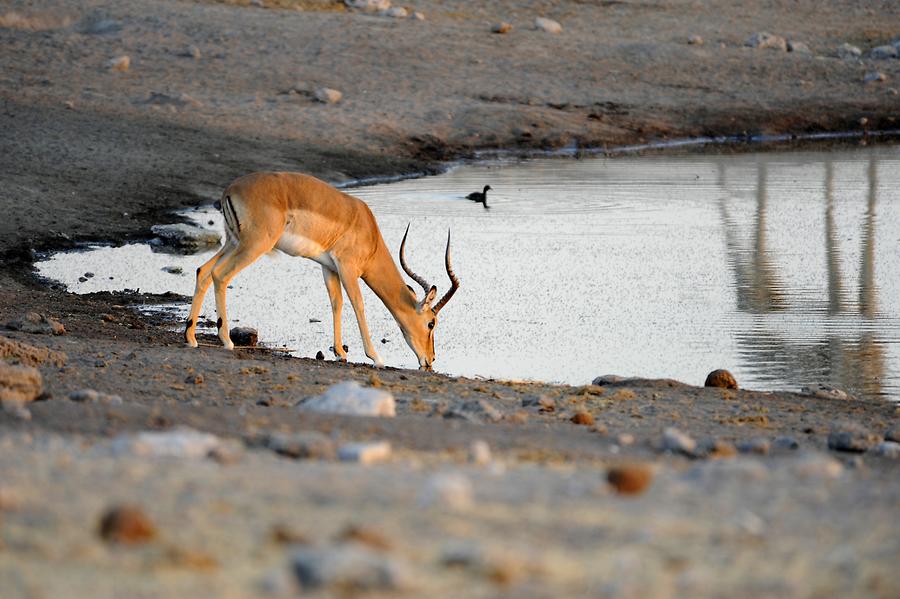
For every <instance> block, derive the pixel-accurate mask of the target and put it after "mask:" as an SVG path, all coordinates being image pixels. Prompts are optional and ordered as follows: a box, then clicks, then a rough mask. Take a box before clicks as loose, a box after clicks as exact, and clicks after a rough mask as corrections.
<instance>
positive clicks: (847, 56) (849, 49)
mask: <svg viewBox="0 0 900 599" xmlns="http://www.w3.org/2000/svg"><path fill="white" fill-rule="evenodd" d="M860 56H862V50H860V49H859V48H857V47H856V46H854V45H853V44H846V43H845V44H841V45H840V46H838V47H837V57H838V58H840V59H842V60H851V59H854V58H859V57H860Z"/></svg>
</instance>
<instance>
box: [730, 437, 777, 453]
mask: <svg viewBox="0 0 900 599" xmlns="http://www.w3.org/2000/svg"><path fill="white" fill-rule="evenodd" d="M770 447H771V444H770V443H769V440H768V439H763V438H762V437H756V438H754V439H750V440H747V441H741V442H739V443H738V444H737V450H738V451H739V452H741V453H755V454H759V455H767V454H768V453H769V448H770Z"/></svg>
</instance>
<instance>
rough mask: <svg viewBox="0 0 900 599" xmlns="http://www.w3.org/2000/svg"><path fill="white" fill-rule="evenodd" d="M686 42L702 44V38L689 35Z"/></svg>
mask: <svg viewBox="0 0 900 599" xmlns="http://www.w3.org/2000/svg"><path fill="white" fill-rule="evenodd" d="M687 43H688V44H690V45H691V46H702V45H703V38H702V37H700V36H699V35H692V36H691V37H689V38H688V40H687Z"/></svg>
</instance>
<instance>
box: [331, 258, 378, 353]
mask: <svg viewBox="0 0 900 599" xmlns="http://www.w3.org/2000/svg"><path fill="white" fill-rule="evenodd" d="M337 266H338V275H339V276H340V278H341V283H343V285H344V289H346V290H347V297H349V298H350V304H351V305H352V306H353V311H354V312H355V313H356V323H357V324H358V325H359V335H360V337H362V341H363V347H365V350H366V355H367V356H369V359H371V360H372V362H373V363H374V364H375V366H377V367H378V368H381V367H383V366H384V362H382V361H381V358H380V357H379V356H378V352H376V351H375V346H374V345H372V339H370V338H369V325H368V324H366V310H365V308H364V307H363V299H362V292H361V291H360V289H359V274H358V273H355V272H348V271H347V269H345V268H344V267H343V266H342V265H341V264H338V265H337Z"/></svg>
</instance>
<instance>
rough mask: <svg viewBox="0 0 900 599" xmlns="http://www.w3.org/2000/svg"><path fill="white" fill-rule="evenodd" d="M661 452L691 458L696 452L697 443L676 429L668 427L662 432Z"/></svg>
mask: <svg viewBox="0 0 900 599" xmlns="http://www.w3.org/2000/svg"><path fill="white" fill-rule="evenodd" d="M662 448H663V451H671V452H673V453H681V454H684V455H687V456H693V455H694V452H695V451H696V450H697V442H696V441H694V440H693V439H692V438H691V437H689V436H688V435H686V434H685V433H683V432H681V431H680V430H678V429H677V428H672V427H669V428H667V429H666V430H665V431H663V438H662Z"/></svg>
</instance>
